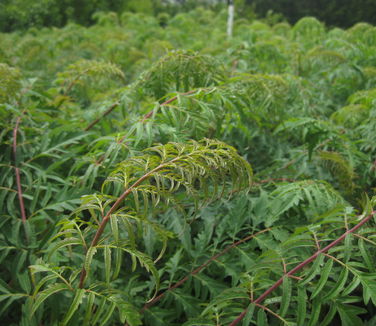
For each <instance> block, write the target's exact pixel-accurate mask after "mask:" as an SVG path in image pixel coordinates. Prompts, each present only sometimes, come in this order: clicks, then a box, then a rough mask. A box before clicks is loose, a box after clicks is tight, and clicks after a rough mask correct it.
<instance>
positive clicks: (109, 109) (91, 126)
mask: <svg viewBox="0 0 376 326" xmlns="http://www.w3.org/2000/svg"><path fill="white" fill-rule="evenodd" d="M119 104H120V103H119V102H115V103H113V104H112V105H111V106H110V107H109V108H108V109H107V110H106V111H104V112H103V114H102V115H101V116H100V117H99V118H98V119H95V120H94V121H93V122H92V123H90V124H89V125H88V126H87V127H86V128H85V129H84V131H88V130H90V129H91V128H93V127H94V126H95V125H96V124H97V123H98V122H99V121H101V119H102V118H104V117H105V116H106V115H108V114H110V113H111V112H112V111H113V110H114V109H115V108H116V107H117V106H118V105H119Z"/></svg>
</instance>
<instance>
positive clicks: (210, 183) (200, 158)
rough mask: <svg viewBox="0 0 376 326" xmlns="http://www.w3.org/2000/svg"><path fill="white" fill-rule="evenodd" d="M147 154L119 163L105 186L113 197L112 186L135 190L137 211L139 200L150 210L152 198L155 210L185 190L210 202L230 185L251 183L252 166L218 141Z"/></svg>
mask: <svg viewBox="0 0 376 326" xmlns="http://www.w3.org/2000/svg"><path fill="white" fill-rule="evenodd" d="M145 152H146V154H145V155H143V156H136V157H132V158H130V159H128V160H126V161H124V162H122V163H120V164H119V166H118V168H117V169H116V170H115V171H114V172H113V173H112V174H111V175H110V177H109V178H108V179H107V181H105V183H104V185H103V186H104V189H106V192H107V193H108V192H111V193H112V195H113V191H110V190H109V189H108V185H109V184H113V185H114V186H115V189H116V188H118V187H116V186H121V188H122V189H132V192H133V194H134V195H135V196H134V197H133V199H134V200H135V201H136V203H135V206H136V207H137V208H138V207H140V204H139V203H138V202H137V201H138V198H143V199H144V205H145V206H149V205H147V204H148V198H151V201H152V206H156V205H157V204H158V202H159V200H160V198H161V197H162V198H163V197H166V199H167V200H168V197H169V196H170V195H169V194H173V193H175V192H176V191H178V190H180V189H182V188H183V189H184V190H185V191H186V193H187V194H188V195H190V196H193V197H194V198H197V196H201V195H202V194H205V197H207V198H210V197H213V196H216V195H219V194H221V193H223V192H225V191H227V190H226V188H227V185H226V184H227V181H231V183H232V189H233V190H236V189H240V188H243V187H248V186H250V183H251V176H252V169H251V167H250V166H249V164H248V163H247V162H246V161H245V160H244V159H243V158H241V157H240V156H239V155H238V154H237V153H236V150H235V149H234V148H233V147H231V146H228V145H226V144H224V143H222V142H219V141H214V140H209V139H206V140H203V141H200V142H195V141H191V142H189V143H187V144H179V143H168V144H166V145H158V146H154V147H151V148H149V149H146V150H145ZM140 180H142V182H139V181H140ZM204 200H205V198H204Z"/></svg>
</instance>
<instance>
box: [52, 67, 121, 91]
mask: <svg viewBox="0 0 376 326" xmlns="http://www.w3.org/2000/svg"><path fill="white" fill-rule="evenodd" d="M97 76H103V77H109V76H114V77H118V78H121V79H124V73H123V72H122V71H121V69H120V68H119V67H118V66H117V65H115V64H113V63H109V62H103V61H96V60H80V61H77V62H76V63H73V64H71V65H69V66H68V68H67V69H66V70H65V71H63V72H60V73H58V76H57V79H56V80H55V83H56V84H57V85H59V86H60V87H62V89H63V90H64V94H67V93H69V91H70V90H71V89H72V88H73V87H74V86H75V85H78V84H83V83H84V82H85V80H87V79H88V78H93V77H97Z"/></svg>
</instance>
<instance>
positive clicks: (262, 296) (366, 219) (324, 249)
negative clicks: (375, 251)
mask: <svg viewBox="0 0 376 326" xmlns="http://www.w3.org/2000/svg"><path fill="white" fill-rule="evenodd" d="M375 214H376V211H373V212H372V213H371V214H370V215H368V216H367V217H365V218H363V219H362V220H361V221H360V222H359V223H358V224H356V225H355V226H354V227H353V228H351V229H350V230H347V231H346V232H345V233H343V234H342V235H341V236H340V237H339V238H337V239H336V240H334V241H333V242H332V243H330V244H328V245H327V246H326V247H325V248H323V249H319V250H317V251H316V252H315V253H314V254H313V255H312V256H311V257H309V258H307V259H306V260H305V261H303V262H301V263H300V264H299V265H297V266H296V267H294V268H293V269H292V270H291V271H289V272H288V273H286V274H284V275H283V276H282V277H281V278H280V279H279V280H278V281H277V282H275V283H274V284H273V285H272V286H271V287H270V288H269V289H267V290H266V291H265V292H264V293H263V294H261V295H260V296H259V297H258V298H257V299H256V300H254V301H251V303H254V304H256V305H257V304H260V303H261V302H262V301H263V300H264V299H265V298H266V297H267V296H268V295H269V294H270V293H272V292H273V291H274V290H275V289H277V288H278V287H279V286H280V285H281V284H282V283H283V280H284V278H285V277H286V276H287V277H290V276H292V275H293V274H295V273H296V272H297V271H299V270H300V269H302V268H303V267H304V266H306V265H307V264H309V263H311V262H312V261H314V260H315V259H316V258H317V256H318V255H319V254H322V253H325V252H327V251H329V249H331V248H333V247H334V246H336V245H337V244H338V243H339V242H341V241H343V240H344V239H345V238H346V237H347V236H348V235H349V234H351V233H353V232H355V231H356V230H358V229H359V228H360V227H361V226H363V225H364V224H365V223H367V222H368V221H369V220H370V219H371V218H372V217H373V216H374V215H375ZM247 311H248V308H246V309H245V310H243V312H242V313H241V314H240V315H239V316H238V317H237V318H236V319H235V320H234V321H233V322H232V323H231V324H230V325H229V326H235V325H237V324H238V323H240V322H241V321H242V319H243V318H244V316H245V315H246V313H247Z"/></svg>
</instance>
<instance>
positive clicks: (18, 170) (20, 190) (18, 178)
mask: <svg viewBox="0 0 376 326" xmlns="http://www.w3.org/2000/svg"><path fill="white" fill-rule="evenodd" d="M20 122H21V117H18V118H17V121H16V126H15V127H14V129H13V146H12V148H13V159H14V169H15V171H16V183H17V194H18V201H19V203H20V211H21V218H22V223H24V224H25V222H26V219H27V217H26V212H25V204H24V200H23V195H22V185H21V176H20V169H19V168H18V166H17V165H18V164H17V133H18V128H19V125H20Z"/></svg>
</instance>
